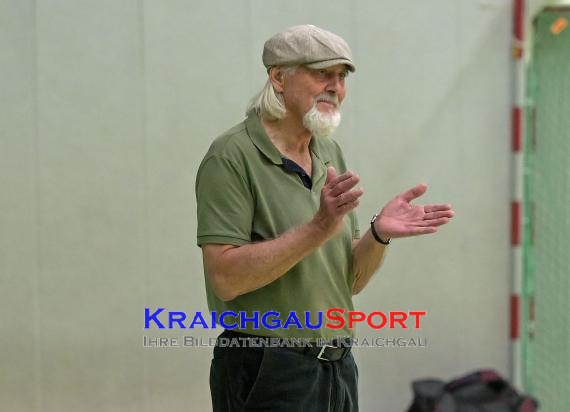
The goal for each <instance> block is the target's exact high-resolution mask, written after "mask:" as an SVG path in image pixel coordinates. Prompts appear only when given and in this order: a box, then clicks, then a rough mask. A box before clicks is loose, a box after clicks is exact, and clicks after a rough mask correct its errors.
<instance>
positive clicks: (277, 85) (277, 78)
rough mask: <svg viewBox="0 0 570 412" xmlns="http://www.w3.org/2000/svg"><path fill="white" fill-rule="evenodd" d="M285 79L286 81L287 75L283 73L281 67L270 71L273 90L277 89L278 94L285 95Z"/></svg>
mask: <svg viewBox="0 0 570 412" xmlns="http://www.w3.org/2000/svg"><path fill="white" fill-rule="evenodd" d="M284 79H285V73H283V70H282V69H281V67H279V66H274V67H272V68H271V69H269V80H270V81H271V84H272V85H273V89H275V91H276V92H277V93H283V83H284Z"/></svg>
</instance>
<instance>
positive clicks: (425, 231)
mask: <svg viewBox="0 0 570 412" xmlns="http://www.w3.org/2000/svg"><path fill="white" fill-rule="evenodd" d="M435 232H437V228H436V227H414V228H412V229H410V234H409V236H419V235H429V234H431V233H435Z"/></svg>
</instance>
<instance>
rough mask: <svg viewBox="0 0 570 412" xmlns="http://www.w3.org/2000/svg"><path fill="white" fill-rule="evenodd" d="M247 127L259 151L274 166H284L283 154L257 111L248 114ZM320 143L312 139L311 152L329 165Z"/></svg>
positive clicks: (310, 143)
mask: <svg viewBox="0 0 570 412" xmlns="http://www.w3.org/2000/svg"><path fill="white" fill-rule="evenodd" d="M245 127H246V129H247V134H248V135H249V137H250V139H251V141H252V142H253V144H254V145H255V146H256V147H257V149H258V150H259V151H260V152H261V153H263V154H264V155H265V157H267V158H268V159H269V160H271V162H273V164H276V165H282V164H283V159H282V155H281V152H280V151H279V150H278V149H277V148H276V147H275V145H274V144H273V142H271V140H270V139H269V136H267V133H266V132H265V129H264V128H263V125H262V124H261V120H260V119H259V116H258V114H257V113H256V112H255V110H252V111H250V112H249V113H248V114H247V119H245ZM319 146H320V145H319V143H318V142H317V139H315V138H314V137H312V138H311V141H310V142H309V150H310V151H311V152H312V153H313V154H315V156H316V157H317V158H318V159H319V160H320V161H321V162H322V163H323V164H325V165H326V164H328V163H329V159H324V158H323V157H322V156H321V150H320V148H319Z"/></svg>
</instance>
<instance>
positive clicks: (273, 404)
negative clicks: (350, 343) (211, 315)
mask: <svg viewBox="0 0 570 412" xmlns="http://www.w3.org/2000/svg"><path fill="white" fill-rule="evenodd" d="M222 336H223V334H222ZM357 383H358V369H357V367H356V363H355V362H354V358H353V356H352V353H348V355H347V356H346V357H344V358H343V359H341V360H338V361H335V362H326V361H321V360H318V359H317V358H316V357H315V356H310V355H307V354H303V353H300V352H298V351H293V350H291V349H288V348H281V347H239V348H238V347H219V346H217V347H215V348H214V359H213V360H212V365H211V368H210V391H211V393H212V405H213V410H214V412H242V411H244V412H245V411H272V412H301V411H310V412H357V411H358V395H357Z"/></svg>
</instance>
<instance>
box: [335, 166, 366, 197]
mask: <svg viewBox="0 0 570 412" xmlns="http://www.w3.org/2000/svg"><path fill="white" fill-rule="evenodd" d="M358 182H360V176H358V175H357V174H355V173H353V172H351V171H348V172H346V173H343V174H342V175H340V176H337V177H336V178H335V179H334V180H332V181H331V183H330V184H328V188H329V190H330V194H331V196H333V197H336V196H338V195H340V194H341V193H344V192H346V191H347V190H350V189H352V188H353V187H354V186H356V185H357V184H358Z"/></svg>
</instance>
